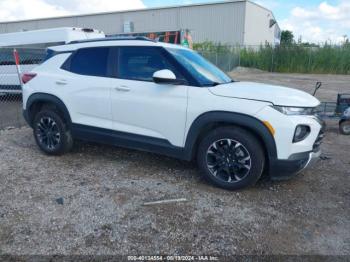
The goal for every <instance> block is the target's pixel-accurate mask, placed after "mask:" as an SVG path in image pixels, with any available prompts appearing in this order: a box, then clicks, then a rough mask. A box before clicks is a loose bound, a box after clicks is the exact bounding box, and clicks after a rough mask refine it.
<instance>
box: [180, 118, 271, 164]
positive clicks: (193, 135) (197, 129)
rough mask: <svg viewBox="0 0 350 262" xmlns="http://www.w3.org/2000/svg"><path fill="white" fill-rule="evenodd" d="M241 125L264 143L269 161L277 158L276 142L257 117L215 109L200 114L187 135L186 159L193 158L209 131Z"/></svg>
mask: <svg viewBox="0 0 350 262" xmlns="http://www.w3.org/2000/svg"><path fill="white" fill-rule="evenodd" d="M232 125H234V126H239V127H241V128H244V129H247V130H249V131H250V132H251V133H252V134H253V135H255V136H256V137H257V138H258V139H259V140H260V141H261V143H262V146H263V147H264V151H265V153H266V157H267V160H268V162H270V163H271V161H273V160H275V159H276V158H277V149H276V143H275V139H274V137H273V135H272V134H271V133H270V131H269V130H268V128H267V127H266V126H265V125H264V124H263V123H262V122H261V121H260V120H259V119H257V118H255V117H252V116H249V115H245V114H241V113H233V112H225V111H213V112H207V113H204V114H202V115H200V116H198V117H197V118H196V119H195V120H194V121H193V123H192V125H191V127H190V129H189V131H188V133H187V137H186V143H185V149H186V150H185V152H186V156H185V157H186V159H187V160H192V159H193V158H194V156H195V154H196V150H197V147H198V144H199V142H200V140H201V138H202V137H203V136H204V135H205V134H206V133H207V132H209V131H211V130H213V129H215V128H217V127H222V126H232Z"/></svg>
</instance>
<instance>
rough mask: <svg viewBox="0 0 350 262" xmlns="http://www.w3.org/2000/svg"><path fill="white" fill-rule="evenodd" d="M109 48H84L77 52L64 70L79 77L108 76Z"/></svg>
mask: <svg viewBox="0 0 350 262" xmlns="http://www.w3.org/2000/svg"><path fill="white" fill-rule="evenodd" d="M109 50H110V48H108V47H98V48H84V49H80V50H78V51H77V52H76V53H75V54H73V56H72V57H71V58H70V61H69V66H68V67H69V68H67V66H64V69H66V70H68V71H70V72H72V73H75V74H79V75H88V76H101V77H107V76H108V55H109Z"/></svg>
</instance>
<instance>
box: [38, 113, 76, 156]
mask: <svg viewBox="0 0 350 262" xmlns="http://www.w3.org/2000/svg"><path fill="white" fill-rule="evenodd" d="M33 133H34V138H35V141H36V143H37V145H38V146H39V148H40V149H41V150H42V151H43V152H44V153H46V154H48V155H62V154H64V153H66V152H68V151H70V150H71V149H72V147H73V139H72V135H71V132H70V130H69V128H68V126H67V124H66V123H65V121H64V119H63V118H62V117H61V116H60V115H59V113H58V112H56V111H53V110H42V111H40V112H39V113H37V114H36V115H35V118H34V121H33Z"/></svg>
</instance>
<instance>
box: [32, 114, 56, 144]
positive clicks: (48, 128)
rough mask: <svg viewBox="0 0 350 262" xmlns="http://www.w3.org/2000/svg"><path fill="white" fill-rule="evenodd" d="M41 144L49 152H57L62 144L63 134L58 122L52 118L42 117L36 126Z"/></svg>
mask: <svg viewBox="0 0 350 262" xmlns="http://www.w3.org/2000/svg"><path fill="white" fill-rule="evenodd" d="M36 135H37V138H38V141H39V143H40V144H41V145H42V146H44V147H46V148H47V149H49V150H55V149H56V148H57V146H58V145H59V144H60V142H61V133H60V130H59V128H58V126H57V123H56V121H55V120H54V119H53V118H51V117H42V118H41V119H40V121H39V122H38V123H37V126H36Z"/></svg>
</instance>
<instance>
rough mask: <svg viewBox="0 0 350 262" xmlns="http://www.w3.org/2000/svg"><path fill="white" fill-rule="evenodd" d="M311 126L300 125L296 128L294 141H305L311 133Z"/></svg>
mask: <svg viewBox="0 0 350 262" xmlns="http://www.w3.org/2000/svg"><path fill="white" fill-rule="evenodd" d="M310 131H311V130H310V127H309V126H306V125H298V126H297V127H296V128H295V132H294V137H293V143H297V142H300V141H303V140H304V139H305V138H306V137H307V136H308V135H309V134H310Z"/></svg>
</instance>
